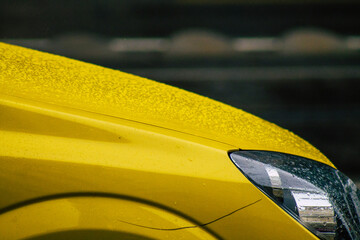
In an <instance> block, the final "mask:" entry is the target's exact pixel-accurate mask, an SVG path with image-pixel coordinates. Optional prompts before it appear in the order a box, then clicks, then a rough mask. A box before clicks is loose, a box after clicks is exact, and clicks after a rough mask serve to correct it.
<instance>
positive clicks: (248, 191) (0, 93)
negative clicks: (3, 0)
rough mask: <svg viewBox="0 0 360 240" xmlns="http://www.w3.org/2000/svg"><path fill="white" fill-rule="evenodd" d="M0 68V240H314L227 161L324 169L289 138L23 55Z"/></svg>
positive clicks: (104, 73)
mask: <svg viewBox="0 0 360 240" xmlns="http://www.w3.org/2000/svg"><path fill="white" fill-rule="evenodd" d="M0 67H1V69H0V84H1V85H0V123H1V124H0V193H1V195H0V234H3V235H0V239H22V238H34V239H46V238H48V239H55V238H56V236H57V237H59V236H60V237H59V238H61V236H62V237H63V236H65V235H66V234H67V235H66V236H69V234H70V235H71V234H73V236H76V237H79V238H81V236H80V235H83V237H84V236H85V237H87V238H88V237H89V236H98V235H97V234H104V235H103V236H107V237H109V238H111V237H113V238H116V237H119V236H123V237H124V236H127V237H129V239H149V238H150V239H214V238H215V239H217V238H220V239H274V238H276V239H317V238H316V237H315V236H314V235H313V234H311V233H310V232H309V231H308V230H306V229H305V228H304V227H303V226H302V225H300V224H299V223H298V222H297V221H296V220H294V219H293V218H292V217H291V216H289V215H288V214H287V213H285V212H284V211H283V210H282V209H280V208H279V207H278V206H277V205H276V204H275V203H273V202H272V201H271V200H270V199H268V198H267V197H266V196H265V195H264V194H263V193H261V192H260V191H259V190H258V189H257V188H256V187H255V186H254V185H253V184H251V183H250V182H249V181H248V180H247V179H246V178H245V177H244V176H243V175H242V174H241V173H240V171H239V170H238V169H237V168H236V167H235V166H234V165H233V164H232V162H231V161H230V159H229V156H228V152H229V151H231V150H236V149H238V148H245V149H248V148H249V149H258V150H273V151H282V152H286V153H293V154H298V155H301V156H312V158H313V159H315V160H317V161H322V162H328V160H327V159H326V158H325V157H324V156H323V155H322V154H320V153H319V152H318V151H317V150H316V149H315V148H313V147H312V146H310V145H309V144H308V143H306V142H304V141H303V140H302V139H300V138H298V137H296V136H294V135H293V134H290V133H289V132H287V131H285V130H282V129H281V128H279V127H277V126H274V125H273V124H270V123H267V122H265V121H263V120H260V119H258V118H256V117H253V116H252V115H250V114H247V113H244V112H242V111H240V110H237V109H234V108H231V107H229V106H226V105H222V104H220V103H217V102H215V101H212V100H209V99H206V98H203V97H200V96H197V95H195V94H190V93H187V92H185V91H182V90H179V89H176V88H172V87H169V86H166V85H162V84H158V83H155V82H152V81H149V80H144V79H141V78H138V77H134V76H131V75H128V74H123V73H120V72H118V71H113V70H109V69H104V68H101V67H97V66H93V65H90V64H85V63H81V62H77V61H73V60H68V59H65V58H62V57H57V56H53V55H49V54H44V53H39V52H36V51H32V50H28V49H23V48H19V47H14V46H10V45H6V44H1V45H0ZM78 68H80V69H81V68H82V70H81V71H80V72H81V74H78V75H77V74H76V73H80V72H79V71H78ZM64 69H65V71H64ZM84 69H86V71H85V70H84ZM82 71H85V72H82ZM85 74H87V75H88V76H89V77H87V76H85ZM124 78H126V79H125V80H124ZM64 79H65V80H66V81H65V80H64ZM118 81H120V82H121V81H125V83H126V84H124V83H121V84H120V85H119V84H118V83H117V82H118ZM97 82H98V84H97ZM89 84H90V85H89ZM127 84H129V85H130V86H129V87H128V86H127ZM136 84H138V87H139V88H144V89H143V90H136V88H135V87H131V86H133V85H134V86H135V85H136ZM90 86H91V87H90ZM74 88H76V89H75V90H74ZM76 91H77V92H78V94H76ZM128 91H135V93H136V94H134V93H129V92H128ZM162 97H163V98H162ZM149 98H154V99H149ZM171 98H174V99H176V101H173V102H166V101H170V100H169V99H171ZM162 100H163V101H162ZM164 101H165V102H164ZM183 101H186V102H185V103H183ZM193 102H195V105H194V104H193ZM206 106H208V107H209V109H208V108H206ZM143 108H145V109H143ZM193 108H195V109H193ZM214 109H217V110H218V112H217V113H214V114H215V115H214V114H213V113H211V111H214ZM137 111H139V112H137ZM189 111H190V113H188V112H189ZM208 111H210V112H208ZM221 114H224V117H226V118H227V119H226V120H221V121H216V120H213V119H212V117H221ZM182 115H187V116H186V117H182ZM230 117H234V118H235V120H236V121H240V118H241V117H242V118H243V119H245V120H244V121H243V122H241V121H240V122H238V123H236V122H235V120H231V119H228V118H230ZM196 121H200V123H196ZM214 124H220V126H214ZM227 124H228V125H227ZM236 124H238V126H239V128H240V130H243V131H244V132H245V133H247V134H248V135H249V136H247V135H246V134H244V133H241V132H239V131H240V130H239V131H236V132H233V130H234V129H235V127H236ZM245 124H250V126H254V127H255V128H256V129H255V130H251V129H250V130H249V129H248V127H245V126H244V125H245ZM262 130H263V132H262V133H259V132H261V131H262ZM217 131H219V132H217ZM228 135H231V136H228ZM256 137H258V138H261V139H259V140H256ZM264 138H265V139H264ZM274 138H276V141H275V140H274V141H273V139H274ZM286 143H288V144H289V146H287V145H286ZM272 144H273V145H272ZM94 231H95V232H94ZM56 234H58V235H56ZM61 234H63V235H61ZM106 234H107V235H106ZM1 236H2V237H1ZM94 238H95V237H94Z"/></svg>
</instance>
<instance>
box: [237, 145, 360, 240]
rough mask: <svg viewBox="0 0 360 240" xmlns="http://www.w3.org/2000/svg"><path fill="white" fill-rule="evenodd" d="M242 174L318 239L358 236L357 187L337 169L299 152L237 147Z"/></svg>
mask: <svg viewBox="0 0 360 240" xmlns="http://www.w3.org/2000/svg"><path fill="white" fill-rule="evenodd" d="M230 158H231V159H232V161H233V162H234V163H235V165H236V166H237V167H238V168H239V169H240V170H241V171H242V172H243V174H244V175H245V176H246V177H247V178H248V179H249V180H250V181H251V182H252V183H254V184H255V186H257V187H258V188H259V189H260V190H261V191H263V192H264V193H265V194H266V195H267V196H269V197H270V198H271V199H272V200H274V201H275V202H276V203H277V204H278V205H279V206H281V207H282V208H283V209H284V210H285V211H286V212H288V213H289V214H290V215H292V216H293V217H294V218H295V219H297V220H298V221H299V222H300V223H302V224H303V225H304V226H305V227H306V228H307V229H309V230H310V231H311V232H313V233H314V234H315V235H317V236H318V237H319V238H321V239H360V200H359V199H360V191H359V190H358V189H357V188H356V185H355V184H354V183H353V182H352V181H351V180H350V179H349V178H348V177H347V176H345V175H344V174H343V173H341V172H340V171H338V170H336V169H334V168H332V167H330V166H328V165H325V164H322V163H319V162H316V161H313V160H310V159H307V158H302V157H299V156H293V155H289V154H284V153H277V152H265V151H238V152H233V153H230Z"/></svg>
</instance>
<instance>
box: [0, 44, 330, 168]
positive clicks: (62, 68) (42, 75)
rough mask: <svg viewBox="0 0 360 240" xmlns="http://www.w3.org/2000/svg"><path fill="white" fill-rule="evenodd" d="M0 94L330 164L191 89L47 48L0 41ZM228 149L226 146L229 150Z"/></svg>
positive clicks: (289, 136) (287, 135) (293, 139)
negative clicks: (56, 52)
mask: <svg viewBox="0 0 360 240" xmlns="http://www.w3.org/2000/svg"><path fill="white" fill-rule="evenodd" d="M0 94H3V95H10V96H15V97H20V98H25V99H29V100H34V101H39V102H46V103H50V104H55V105H58V106H64V107H69V108H75V109H79V110H84V111H89V112H93V113H98V114H104V115H109V116H113V117H117V118H123V119H127V120H131V121H136V122H141V123H144V124H150V125H154V126H158V127H161V128H167V129H171V130H174V131H179V132H183V133H187V134H191V135H195V136H199V137H203V138H207V139H212V140H214V141H218V142H222V143H226V144H228V145H231V146H232V148H233V149H235V148H240V149H256V150H268V151H277V152H284V153H289V154H294V155H299V156H303V157H307V158H311V159H314V160H317V161H320V162H323V163H327V164H329V165H332V164H331V162H330V161H329V160H328V159H327V158H326V157H325V156H324V155H323V154H322V153H321V152H320V151H319V150H317V149H316V148H315V147H313V146H312V145H310V144H309V143H308V142H306V141H304V140H303V139H301V138H300V137H298V136H296V135H295V134H293V133H291V132H290V131H287V130H285V129H283V128H280V127H279V126H277V125H275V124H272V123H270V122H267V121H265V120H263V119H260V118H258V117H256V116H254V115H251V114H249V113H247V112H244V111H242V110H239V109H237V108H234V107H231V106H229V105H226V104H223V103H220V102H217V101H214V100H211V99H209V98H206V97H203V96H199V95H197V94H194V93H191V92H188V91H185V90H181V89H178V88H176V87H172V86H168V85H166V84H162V83H158V82H155V81H152V80H149V79H145V78H142V77H138V76H134V75H131V74H128V73H124V72H121V71H117V70H112V69H108V68H104V67H100V66H96V65H93V64H89V63H84V62H81V61H76V60H72V59H68V58H65V57H61V56H56V55H52V54H48V53H43V52H39V51H35V50H30V49H26V48H22V47H17V46H13V45H8V44H5V43H0ZM229 150H230V149H229Z"/></svg>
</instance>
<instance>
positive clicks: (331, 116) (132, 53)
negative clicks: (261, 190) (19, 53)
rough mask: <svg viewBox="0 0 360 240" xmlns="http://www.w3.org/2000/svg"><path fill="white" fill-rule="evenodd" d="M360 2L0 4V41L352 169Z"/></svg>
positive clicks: (12, 0) (356, 143) (359, 102)
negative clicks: (182, 94) (292, 139)
mask: <svg viewBox="0 0 360 240" xmlns="http://www.w3.org/2000/svg"><path fill="white" fill-rule="evenodd" d="M359 7H360V5H359V3H358V1H344V0H343V1H321V0H318V1H316V0H312V1H310V0H283V1H281V0H277V1H276V0H267V1H265V0H263V1H261V0H243V1H241V0H239V1H235V0H226V1H215V0H194V1H191V0H178V1H171V0H167V1H161V0H159V1H150V0H142V1H134V0H122V1H115V0H101V1H100V0H76V1H74V0H61V1H60V0H57V1H56V0H32V1H28V0H8V1H4V0H1V1H0V41H4V42H8V43H13V44H17V45H21V46H26V47H30V48H34V49H39V50H43V51H47V52H52V53H56V54H60V55H64V56H67V57H71V58H76V59H80V60H84V61H87V62H91V63H95V64H99V65H103V66H107V67H111V68H115V69H120V70H122V71H126V72H130V73H134V74H138V75H140V76H143V77H147V78H150V79H155V80H157V81H161V82H165V83H168V84H170V85H174V86H178V87H180V88H184V89H187V90H190V91H192V92H196V93H199V94H202V95H205V96H208V97H210V98H214V99H216V100H219V101H222V102H225V103H228V104H230V105H233V106H235V107H238V108H241V109H244V110H246V111H248V112H250V113H253V114H255V115H257V116H260V117H262V118H264V119H266V120H269V121H271V122H274V123H276V124H278V125H280V126H282V127H284V128H287V129H290V130H291V131H293V132H295V133H296V134H298V135H300V136H301V137H303V138H305V139H306V140H308V141H309V142H310V143H312V144H314V145H315V146H316V147H318V148H319V149H320V150H321V151H322V152H323V153H324V154H325V155H327V156H328V157H329V158H330V159H331V160H332V161H333V162H334V163H335V164H336V165H337V166H338V168H340V169H341V170H342V171H344V172H345V173H347V174H348V175H350V176H353V177H355V178H358V175H360V138H359V136H360V95H359V91H360V87H359V81H360V12H359V10H360V8H359Z"/></svg>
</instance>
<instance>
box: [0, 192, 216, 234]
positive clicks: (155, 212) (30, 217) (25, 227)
mask: <svg viewBox="0 0 360 240" xmlns="http://www.w3.org/2000/svg"><path fill="white" fill-rule="evenodd" d="M0 232H1V239H9V240H11V239H54V238H56V236H69V237H71V236H72V235H73V236H76V237H77V238H78V237H80V239H82V238H85V237H86V239H95V238H97V237H96V236H97V234H96V233H101V234H106V236H108V238H118V237H124V236H126V237H129V236H130V237H129V239H216V238H215V237H214V236H212V235H211V234H210V233H209V232H207V231H206V230H205V229H204V228H202V227H200V226H198V225H197V224H196V223H194V222H192V221H191V220H189V219H186V218H185V217H184V216H180V215H179V214H177V213H174V212H171V211H169V210H165V209H162V208H161V207H159V206H152V205H150V204H146V203H142V202H138V201H133V200H129V199H121V198H114V197H102V196H96V195H93V196H76V195H74V196H68V197H62V198H54V199H48V200H44V201H38V202H36V201H34V202H33V203H30V204H27V205H24V206H21V207H18V208H15V209H13V210H10V211H7V212H5V213H3V214H1V215H0ZM101 236H104V235H101ZM91 237H93V238H91Z"/></svg>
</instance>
